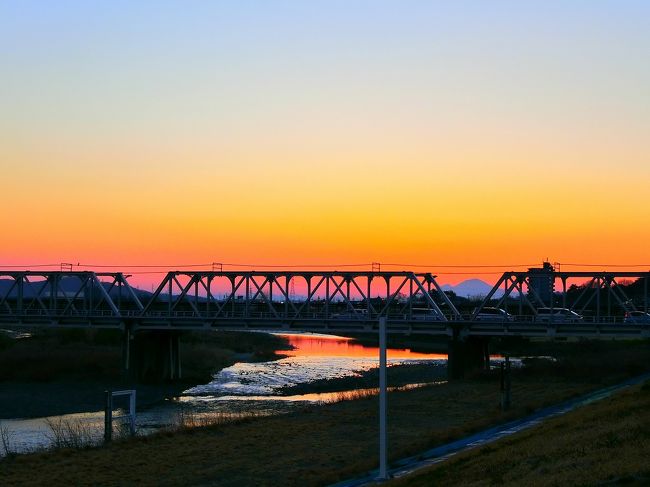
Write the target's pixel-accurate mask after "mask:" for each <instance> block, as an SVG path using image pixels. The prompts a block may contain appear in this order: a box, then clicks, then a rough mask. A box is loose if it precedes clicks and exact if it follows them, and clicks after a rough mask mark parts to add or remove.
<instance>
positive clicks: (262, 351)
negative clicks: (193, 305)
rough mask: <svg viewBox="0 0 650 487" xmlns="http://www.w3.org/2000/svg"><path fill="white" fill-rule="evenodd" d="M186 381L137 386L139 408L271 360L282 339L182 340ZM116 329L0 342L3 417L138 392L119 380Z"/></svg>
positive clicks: (96, 403) (82, 407)
mask: <svg viewBox="0 0 650 487" xmlns="http://www.w3.org/2000/svg"><path fill="white" fill-rule="evenodd" d="M181 340H182V343H181V360H182V364H183V377H184V378H183V380H182V381H178V382H174V383H159V384H137V390H138V407H140V408H144V407H148V406H150V405H152V404H155V403H157V402H159V401H161V400H163V399H165V398H170V397H175V396H178V395H179V394H181V393H182V392H183V391H184V390H186V389H188V388H190V387H192V386H195V385H197V384H202V383H206V382H209V381H210V380H211V379H212V376H213V374H214V373H216V372H218V371H219V370H221V369H222V368H225V367H228V366H230V365H232V364H234V363H235V362H237V361H243V360H246V361H264V360H275V359H277V358H279V357H281V355H278V354H277V353H276V352H277V351H280V350H283V349H284V350H286V349H288V344H287V341H286V340H285V339H283V338H282V337H278V336H276V335H270V334H266V333H242V332H211V333H210V332H204V333H200V334H199V333H186V334H184V335H182V337H181ZM120 346H121V335H120V332H119V331H117V330H56V331H49V330H48V331H39V330H36V331H34V332H33V334H32V335H31V336H29V337H26V338H20V339H14V338H10V337H8V336H7V335H6V334H3V336H2V338H1V339H0V418H33V417H41V416H52V415H61V414H69V413H76V412H86V411H98V410H101V409H103V407H104V404H103V401H104V391H105V390H107V389H112V390H116V389H125V388H132V387H136V385H135V384H134V383H133V382H131V381H127V380H124V379H123V378H122V371H121V368H120V364H121V359H122V351H121V348H120Z"/></svg>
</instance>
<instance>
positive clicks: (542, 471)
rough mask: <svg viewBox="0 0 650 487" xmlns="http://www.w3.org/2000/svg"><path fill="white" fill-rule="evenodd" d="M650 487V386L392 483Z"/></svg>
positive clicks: (411, 486) (402, 486)
mask: <svg viewBox="0 0 650 487" xmlns="http://www.w3.org/2000/svg"><path fill="white" fill-rule="evenodd" d="M461 484H462V485H464V486H473V485H475V486H483V485H486V486H487V485H499V486H502V485H505V486H509V485H511V486H521V485H527V486H545V485H650V383H646V384H645V385H643V386H637V387H634V388H633V389H632V390H629V391H626V392H623V393H619V394H617V395H616V396H613V397H611V398H608V399H605V400H603V401H601V402H598V403H595V404H591V405H589V406H586V407H584V408H582V409H580V410H577V411H574V412H572V413H569V414H567V415H566V416H563V417H559V418H556V419H553V420H551V421H549V422H548V423H545V424H543V425H540V426H538V427H536V428H534V429H531V430H529V431H525V432H522V433H519V434H517V435H515V436H513V437H511V438H507V439H503V440H500V441H499V442H496V443H493V444H491V445H488V446H485V447H483V448H480V449H478V450H476V451H471V452H467V453H464V454H462V455H459V456H458V457H456V458H454V459H452V460H451V461H449V462H447V463H443V464H440V465H438V466H436V467H432V468H430V469H427V470H424V471H422V472H420V473H417V474H415V475H413V476H411V477H409V478H405V479H400V480H396V481H393V482H391V483H390V485H391V487H393V486H394V487H416V486H429V485H461Z"/></svg>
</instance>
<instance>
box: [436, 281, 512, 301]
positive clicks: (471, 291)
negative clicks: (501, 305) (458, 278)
mask: <svg viewBox="0 0 650 487" xmlns="http://www.w3.org/2000/svg"><path fill="white" fill-rule="evenodd" d="M440 287H442V290H443V291H453V292H455V293H456V295H457V296H461V297H463V298H467V297H469V296H471V297H476V296H486V295H487V294H488V293H489V292H490V291H491V290H492V287H493V286H492V285H491V284H488V283H487V282H485V281H482V280H481V279H467V280H465V281H463V282H460V283H458V284H456V285H455V286H452V285H451V284H443V285H442V286H440ZM501 296H503V289H499V290H498V291H497V292H496V293H494V297H497V298H500V297H501Z"/></svg>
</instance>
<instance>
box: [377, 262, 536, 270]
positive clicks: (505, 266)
mask: <svg viewBox="0 0 650 487" xmlns="http://www.w3.org/2000/svg"><path fill="white" fill-rule="evenodd" d="M381 265H382V266H389V267H428V268H458V269H463V268H465V269H481V268H512V267H533V266H536V265H539V264H494V265H492V264H489V265H488V264H476V265H470V264H384V263H382V264H381Z"/></svg>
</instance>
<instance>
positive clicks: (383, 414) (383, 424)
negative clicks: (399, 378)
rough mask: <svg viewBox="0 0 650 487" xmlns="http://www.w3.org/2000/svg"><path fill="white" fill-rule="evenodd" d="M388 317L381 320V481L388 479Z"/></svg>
mask: <svg viewBox="0 0 650 487" xmlns="http://www.w3.org/2000/svg"><path fill="white" fill-rule="evenodd" d="M386 396H387V394H386V317H385V316H382V317H380V318H379V479H380V480H385V479H387V478H388V469H387V461H386V460H387V459H386V436H387V434H386V419H387V418H386V416H387V408H386Z"/></svg>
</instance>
